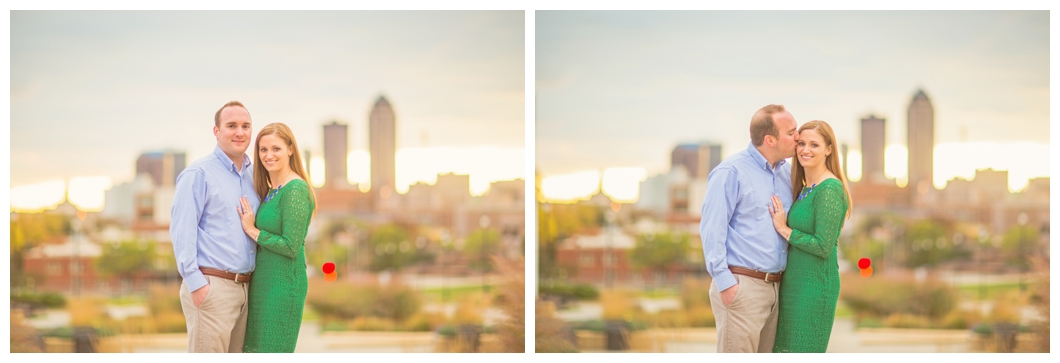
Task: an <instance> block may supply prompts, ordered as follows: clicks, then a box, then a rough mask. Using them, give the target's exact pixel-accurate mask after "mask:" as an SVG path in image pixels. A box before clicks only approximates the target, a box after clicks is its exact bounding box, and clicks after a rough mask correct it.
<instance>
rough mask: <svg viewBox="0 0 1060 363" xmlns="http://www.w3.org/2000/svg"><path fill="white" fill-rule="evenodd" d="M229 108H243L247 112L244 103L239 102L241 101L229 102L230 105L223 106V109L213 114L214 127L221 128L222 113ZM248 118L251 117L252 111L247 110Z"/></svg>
mask: <svg viewBox="0 0 1060 363" xmlns="http://www.w3.org/2000/svg"><path fill="white" fill-rule="evenodd" d="M228 106H239V107H242V108H243V109H244V110H247V106H243V103H242V102H239V101H228V103H226V104H225V105H224V106H221V108H220V109H218V110H217V113H214V114H213V125H214V126H217V127H221V111H224V110H225V107H228ZM247 116H250V110H247Z"/></svg>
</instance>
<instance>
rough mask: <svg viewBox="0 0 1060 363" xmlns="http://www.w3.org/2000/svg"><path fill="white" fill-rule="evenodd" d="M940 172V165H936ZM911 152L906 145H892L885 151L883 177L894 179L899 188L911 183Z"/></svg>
mask: <svg viewBox="0 0 1060 363" xmlns="http://www.w3.org/2000/svg"><path fill="white" fill-rule="evenodd" d="M935 169H936V170H938V164H936V165H935ZM908 175H909V151H908V149H906V147H905V145H899V144H891V145H887V148H885V149H883V176H885V177H887V178H888V179H894V180H895V182H896V183H897V184H898V186H899V187H903V188H904V187H905V185H906V184H908V183H909V177H908Z"/></svg>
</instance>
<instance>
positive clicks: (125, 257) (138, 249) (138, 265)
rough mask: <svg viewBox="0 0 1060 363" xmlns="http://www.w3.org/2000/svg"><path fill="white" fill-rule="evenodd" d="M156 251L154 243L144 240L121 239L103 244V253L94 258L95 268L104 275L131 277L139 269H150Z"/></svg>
mask: <svg viewBox="0 0 1060 363" xmlns="http://www.w3.org/2000/svg"><path fill="white" fill-rule="evenodd" d="M156 257H157V253H156V252H155V244H154V243H152V242H146V241H122V242H118V243H111V244H105V245H104V246H103V254H102V255H100V256H99V259H97V260H96V268H97V269H98V270H99V271H100V272H101V273H102V274H103V275H106V276H120V277H126V278H127V277H132V276H133V275H134V274H136V273H137V272H140V271H150V270H152V263H154V260H155V258H156Z"/></svg>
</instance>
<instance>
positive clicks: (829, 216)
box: [788, 183, 847, 258]
mask: <svg viewBox="0 0 1060 363" xmlns="http://www.w3.org/2000/svg"><path fill="white" fill-rule="evenodd" d="M817 193H819V194H817V195H816V196H814V199H813V223H814V227H813V234H810V233H807V232H806V231H800V230H798V229H794V228H792V230H791V237H790V238H789V239H788V242H789V243H791V245H792V246H793V247H795V248H798V249H800V250H802V251H805V252H806V253H809V254H811V255H814V256H817V257H820V258H827V257H828V256H829V255H831V253H832V251H833V250H835V248H836V243H837V242H838V241H839V231H840V230H841V229H842V228H843V219H844V218H846V215H847V203H846V198H845V197H844V191H843V188H842V187H841V186H838V184H835V183H832V184H831V186H829V187H823V186H822V187H821V188H820V189H817Z"/></svg>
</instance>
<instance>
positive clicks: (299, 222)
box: [258, 183, 313, 258]
mask: <svg viewBox="0 0 1060 363" xmlns="http://www.w3.org/2000/svg"><path fill="white" fill-rule="evenodd" d="M287 188H290V189H289V190H286V191H284V193H283V195H282V196H281V198H280V200H279V202H280V208H279V209H280V221H281V230H282V231H283V232H282V234H281V235H276V234H272V233H269V232H268V231H266V230H264V229H262V230H261V233H260V234H259V235H258V246H261V247H262V248H265V249H267V250H269V251H272V252H275V253H278V254H280V255H283V256H287V257H290V258H294V257H295V256H297V255H298V251H299V250H300V249H301V248H302V246H304V245H305V236H306V233H308V231H309V219H310V218H311V217H312V216H313V202H312V201H311V200H310V196H309V190H308V189H307V187H306V185H305V184H304V183H293V184H289V185H288V186H287Z"/></svg>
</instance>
